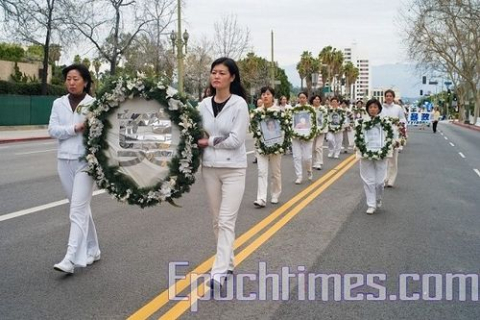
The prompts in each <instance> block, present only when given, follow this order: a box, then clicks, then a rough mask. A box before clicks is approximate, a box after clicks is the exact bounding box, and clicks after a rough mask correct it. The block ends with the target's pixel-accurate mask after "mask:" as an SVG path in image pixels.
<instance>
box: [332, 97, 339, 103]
mask: <svg viewBox="0 0 480 320" xmlns="http://www.w3.org/2000/svg"><path fill="white" fill-rule="evenodd" d="M332 100H336V101H337V103H339V102H340V101H339V100H338V98H337V97H331V98H330V102H332Z"/></svg>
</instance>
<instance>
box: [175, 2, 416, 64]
mask: <svg viewBox="0 0 480 320" xmlns="http://www.w3.org/2000/svg"><path fill="white" fill-rule="evenodd" d="M405 2H406V1H405V0H388V1H385V0H228V1H225V0H185V4H184V6H183V8H182V21H183V25H182V29H187V30H188V32H189V33H190V34H191V36H192V38H193V39H201V38H202V37H206V38H207V39H210V40H211V39H213V35H214V23H215V22H219V21H221V19H222V17H224V16H227V15H229V14H234V15H236V16H237V22H238V23H239V24H240V25H241V26H242V27H248V28H249V30H250V36H251V44H252V47H253V51H254V52H255V53H256V54H257V55H259V56H262V57H265V58H267V59H268V60H270V34H271V31H272V30H273V32H274V41H275V45H274V55H275V60H276V61H277V62H278V63H279V65H280V66H287V65H292V64H296V63H297V62H298V61H299V59H300V55H301V53H302V52H303V51H306V50H307V51H311V52H312V53H313V55H314V56H317V55H318V53H319V52H320V50H321V49H322V48H323V47H325V46H328V45H331V46H333V47H335V48H338V49H343V48H345V47H349V46H351V44H352V43H354V42H356V43H357V47H358V49H359V51H360V52H362V53H363V55H365V56H366V57H367V58H368V59H370V62H371V65H373V66H375V65H382V64H392V63H403V62H406V60H407V57H406V54H405V48H404V47H403V46H402V39H401V27H400V26H399V25H400V24H399V18H398V15H399V13H400V12H401V10H404V7H405Z"/></svg>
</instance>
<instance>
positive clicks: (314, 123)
mask: <svg viewBox="0 0 480 320" xmlns="http://www.w3.org/2000/svg"><path fill="white" fill-rule="evenodd" d="M302 111H307V112H309V113H310V123H311V127H310V134H309V135H303V134H298V133H297V132H295V130H293V127H291V128H292V129H291V131H292V137H293V138H296V139H299V140H303V141H310V140H312V139H313V138H315V136H316V135H317V113H316V112H315V108H314V107H312V106H310V105H308V104H307V105H304V106H300V105H298V106H295V107H294V108H292V109H290V113H291V117H292V119H293V117H294V115H295V114H296V113H299V112H302ZM291 124H292V126H293V121H291Z"/></svg>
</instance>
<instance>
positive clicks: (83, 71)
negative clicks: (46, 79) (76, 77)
mask: <svg viewBox="0 0 480 320" xmlns="http://www.w3.org/2000/svg"><path fill="white" fill-rule="evenodd" d="M72 70H77V71H78V73H80V76H81V77H82V79H83V81H85V82H86V83H87V85H86V86H85V87H84V88H83V92H86V93H90V88H91V87H92V82H93V81H92V75H91V74H90V71H88V68H87V67H86V66H84V65H83V64H71V65H69V66H68V67H65V68H63V70H62V75H63V81H66V80H67V74H68V73H69V72H70V71H72Z"/></svg>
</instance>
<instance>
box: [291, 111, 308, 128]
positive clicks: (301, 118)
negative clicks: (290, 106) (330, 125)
mask: <svg viewBox="0 0 480 320" xmlns="http://www.w3.org/2000/svg"><path fill="white" fill-rule="evenodd" d="M311 126H312V124H311V123H310V113H309V112H306V111H305V112H298V113H296V114H295V116H294V118H293V127H294V128H295V129H310V127H311Z"/></svg>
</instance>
